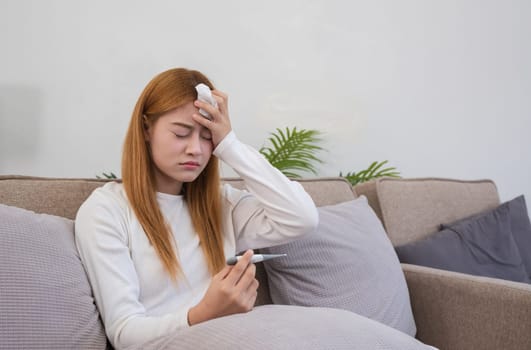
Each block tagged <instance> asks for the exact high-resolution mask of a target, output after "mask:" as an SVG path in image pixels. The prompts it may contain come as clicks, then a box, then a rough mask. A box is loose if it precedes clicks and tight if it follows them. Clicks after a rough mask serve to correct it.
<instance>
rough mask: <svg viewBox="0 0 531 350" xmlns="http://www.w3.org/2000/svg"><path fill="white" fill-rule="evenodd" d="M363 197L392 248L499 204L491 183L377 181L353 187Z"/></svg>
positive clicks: (496, 192)
mask: <svg viewBox="0 0 531 350" xmlns="http://www.w3.org/2000/svg"><path fill="white" fill-rule="evenodd" d="M354 190H355V192H356V193H357V194H358V195H359V194H363V195H366V196H367V198H368V199H369V203H370V204H371V206H372V207H373V208H374V210H375V212H376V213H377V214H379V217H380V219H381V220H382V222H383V223H384V226H385V229H386V231H387V234H388V235H389V238H390V239H391V242H393V245H394V246H398V245H404V244H407V243H410V242H414V241H417V240H420V239H422V238H424V237H427V236H429V235H431V234H433V233H435V232H437V231H438V230H439V227H440V225H441V224H443V223H448V222H454V221H457V220H459V219H462V218H465V217H468V216H471V215H474V214H478V213H481V212H484V211H487V210H492V209H494V208H496V207H497V206H498V205H499V204H500V199H499V196H498V190H497V189H496V185H495V184H494V182H493V181H491V180H477V181H464V180H452V179H441V178H419V179H396V178H380V179H376V180H375V181H372V182H370V183H364V184H361V185H358V186H356V187H355V188H354Z"/></svg>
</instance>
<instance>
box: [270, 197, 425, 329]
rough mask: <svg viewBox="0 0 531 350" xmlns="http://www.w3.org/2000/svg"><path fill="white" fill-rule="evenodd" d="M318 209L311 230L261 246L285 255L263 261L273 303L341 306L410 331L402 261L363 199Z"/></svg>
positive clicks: (411, 325) (412, 322) (272, 252)
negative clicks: (314, 228) (299, 236)
mask: <svg viewBox="0 0 531 350" xmlns="http://www.w3.org/2000/svg"><path fill="white" fill-rule="evenodd" d="M318 211H319V226H318V227H317V230H316V231H315V232H313V233H310V234H308V235H306V236H304V237H302V238H301V239H298V240H295V241H293V242H290V243H288V244H284V245H279V246H275V247H271V248H266V249H264V250H263V251H264V252H265V253H270V254H287V257H285V258H283V259H275V260H271V261H266V262H264V267H265V269H266V271H267V277H268V279H269V290H270V293H271V297H272V300H273V302H274V303H275V304H288V305H301V306H319V307H331V308H339V309H344V310H348V311H352V312H355V313H357V314H359V315H362V316H365V317H368V318H371V319H373V320H376V321H378V322H381V323H383V324H386V325H388V326H390V327H393V328H395V329H398V330H400V331H402V332H404V333H407V334H409V335H412V336H414V335H415V332H416V326H415V321H414V319H413V313H412V310H411V304H410V300H409V292H408V289H407V285H406V281H405V278H404V274H403V273H402V270H401V266H400V262H399V261H398V258H397V256H396V253H395V251H394V249H393V246H392V245H391V242H390V241H389V238H388V237H387V235H386V233H385V231H384V228H383V226H382V224H381V222H380V220H378V218H377V216H376V215H375V214H374V211H373V210H372V209H371V207H370V206H369V204H368V203H367V199H366V198H365V197H360V198H358V199H355V200H352V201H349V202H344V203H340V204H336V205H330V206H325V207H320V208H318Z"/></svg>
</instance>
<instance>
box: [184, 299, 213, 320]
mask: <svg viewBox="0 0 531 350" xmlns="http://www.w3.org/2000/svg"><path fill="white" fill-rule="evenodd" d="M208 319H209V318H208V316H207V315H206V313H205V312H204V310H203V308H202V303H201V302H200V303H199V304H197V305H196V306H193V307H191V308H190V310H188V324H189V325H190V326H193V325H194V324H198V323H201V322H204V321H206V320H208Z"/></svg>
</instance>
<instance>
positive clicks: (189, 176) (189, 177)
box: [176, 174, 200, 183]
mask: <svg viewBox="0 0 531 350" xmlns="http://www.w3.org/2000/svg"><path fill="white" fill-rule="evenodd" d="M199 175H200V174H187V175H183V176H177V177H176V180H177V181H179V182H183V183H189V182H194V181H195V180H196V179H197V178H198V177H199Z"/></svg>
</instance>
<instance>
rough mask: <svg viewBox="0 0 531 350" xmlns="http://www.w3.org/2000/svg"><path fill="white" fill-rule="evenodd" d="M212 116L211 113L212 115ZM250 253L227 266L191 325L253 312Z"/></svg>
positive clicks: (192, 311) (253, 269) (192, 312)
mask: <svg viewBox="0 0 531 350" xmlns="http://www.w3.org/2000/svg"><path fill="white" fill-rule="evenodd" d="M208 112H209V113H210V111H208ZM252 256H253V251H252V250H248V251H246V252H245V254H243V256H242V258H241V259H240V260H239V261H238V262H237V263H236V265H234V266H225V267H224V268H223V270H221V271H220V272H219V273H217V274H216V275H214V277H213V278H212V281H211V282H210V286H209V287H208V289H207V291H206V293H205V296H204V297H203V299H202V300H201V301H200V302H199V304H197V305H196V306H194V307H192V308H191V309H190V310H189V311H188V323H189V324H190V325H194V324H196V323H200V322H203V321H207V320H210V319H213V318H217V317H221V316H227V315H232V314H237V313H244V312H248V311H250V310H251V309H252V308H253V306H254V303H255V301H256V296H257V289H258V281H257V280H256V278H255V274H256V266H255V265H254V264H251V257H252Z"/></svg>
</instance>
